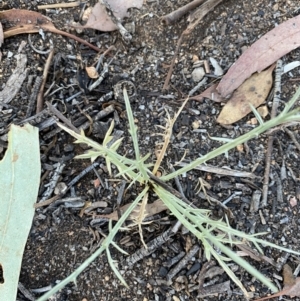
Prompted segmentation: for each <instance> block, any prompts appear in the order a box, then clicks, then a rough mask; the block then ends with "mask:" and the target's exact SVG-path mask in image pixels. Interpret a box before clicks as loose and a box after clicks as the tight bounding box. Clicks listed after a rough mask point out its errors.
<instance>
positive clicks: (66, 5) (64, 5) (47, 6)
mask: <svg viewBox="0 0 300 301" xmlns="http://www.w3.org/2000/svg"><path fill="white" fill-rule="evenodd" d="M80 4H81V2H80V1H76V2H69V3H55V4H45V5H38V7H37V9H52V8H69V7H77V6H79V5H80Z"/></svg>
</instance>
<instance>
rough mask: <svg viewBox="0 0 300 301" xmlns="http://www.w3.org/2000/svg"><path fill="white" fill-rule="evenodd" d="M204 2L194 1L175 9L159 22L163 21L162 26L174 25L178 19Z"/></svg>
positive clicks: (200, 0)
mask: <svg viewBox="0 0 300 301" xmlns="http://www.w3.org/2000/svg"><path fill="white" fill-rule="evenodd" d="M205 1H206V0H194V1H192V2H190V3H188V4H186V5H184V6H182V7H180V8H178V9H176V10H175V11H173V12H171V13H169V14H167V15H165V16H162V17H161V20H162V21H163V23H164V24H166V25H170V24H172V23H174V22H175V21H177V20H178V19H180V18H181V17H182V16H183V15H185V14H186V13H188V12H189V11H191V10H193V9H194V8H196V7H197V6H199V5H201V4H202V3H203V2H205Z"/></svg>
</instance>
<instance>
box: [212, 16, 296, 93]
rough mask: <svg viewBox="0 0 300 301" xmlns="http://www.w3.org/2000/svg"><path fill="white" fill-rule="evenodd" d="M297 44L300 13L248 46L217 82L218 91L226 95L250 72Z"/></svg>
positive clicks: (249, 74) (272, 61)
mask: <svg viewBox="0 0 300 301" xmlns="http://www.w3.org/2000/svg"><path fill="white" fill-rule="evenodd" d="M299 46H300V15H298V16H296V17H294V18H292V19H289V20H288V21H285V22H283V23H282V24H280V25H278V26H277V27H275V28H274V29H272V30H271V31H269V32H268V33H266V34H265V35H264V36H262V37H261V38H260V39H259V40H258V41H256V42H255V43H254V44H253V45H252V46H251V47H250V48H248V49H247V50H246V51H245V52H244V53H243V54H242V55H241V56H240V58H239V59H238V60H237V61H236V63H234V64H233V65H232V67H231V68H230V69H229V70H228V72H227V73H226V74H225V76H224V77H223V79H222V80H221V82H220V83H219V86H218V88H217V89H218V91H219V93H220V94H221V95H222V96H223V97H227V96H228V95H230V94H231V93H232V92H233V91H234V90H235V89H236V88H238V87H239V86H240V85H241V84H242V83H243V82H244V81H245V80H246V79H247V78H249V77H250V76H251V74H253V73H254V72H261V71H262V70H264V69H265V68H267V67H268V66H270V65H271V64H273V63H274V62H276V61H277V60H278V59H279V58H281V57H282V56H284V55H285V54H287V53H289V52H290V51H292V50H293V49H296V48H297V47H299Z"/></svg>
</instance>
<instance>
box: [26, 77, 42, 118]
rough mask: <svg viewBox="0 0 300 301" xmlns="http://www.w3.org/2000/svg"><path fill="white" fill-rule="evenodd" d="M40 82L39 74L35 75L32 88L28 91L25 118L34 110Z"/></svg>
mask: <svg viewBox="0 0 300 301" xmlns="http://www.w3.org/2000/svg"><path fill="white" fill-rule="evenodd" d="M41 84H42V77H41V76H37V77H36V79H35V82H34V85H33V88H32V91H31V93H30V97H29V101H28V107H27V111H26V115H25V117H26V118H29V117H30V116H31V114H32V112H33V110H34V105H35V103H36V97H37V95H38V93H39V89H40V87H41Z"/></svg>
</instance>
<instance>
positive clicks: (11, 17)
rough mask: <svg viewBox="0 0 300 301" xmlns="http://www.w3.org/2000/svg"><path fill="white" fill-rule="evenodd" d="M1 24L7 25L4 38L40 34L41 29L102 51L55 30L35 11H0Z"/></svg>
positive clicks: (47, 20)
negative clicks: (24, 34)
mask: <svg viewBox="0 0 300 301" xmlns="http://www.w3.org/2000/svg"><path fill="white" fill-rule="evenodd" d="M0 23H2V24H5V26H4V25H3V27H4V28H3V33H4V38H8V37H12V36H15V35H18V34H23V33H36V32H39V30H40V29H43V30H44V31H50V32H53V33H56V34H60V35H63V36H66V37H68V38H71V39H74V40H76V41H77V42H80V43H82V44H85V45H87V46H89V47H90V48H92V49H94V50H96V51H100V49H99V48H98V47H96V46H94V45H92V44H90V43H88V42H87V41H85V40H83V39H80V38H78V37H77V36H75V35H73V34H70V33H68V32H65V31H62V30H59V29H57V28H55V26H54V25H53V23H52V22H51V20H50V19H49V18H48V17H46V16H44V15H42V14H40V13H38V12H35V11H29V10H25V9H11V10H6V11H0Z"/></svg>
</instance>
